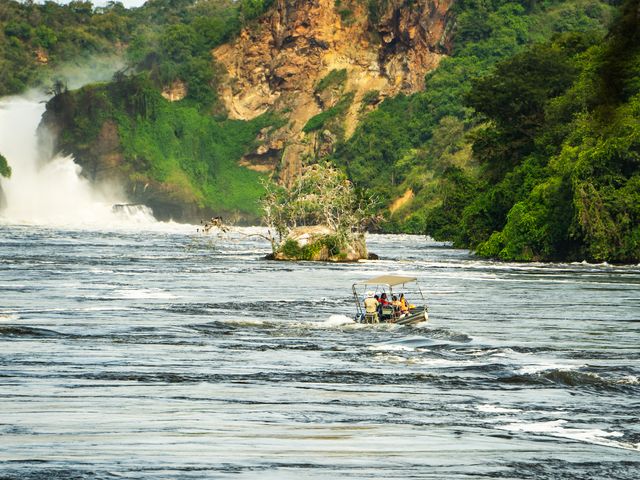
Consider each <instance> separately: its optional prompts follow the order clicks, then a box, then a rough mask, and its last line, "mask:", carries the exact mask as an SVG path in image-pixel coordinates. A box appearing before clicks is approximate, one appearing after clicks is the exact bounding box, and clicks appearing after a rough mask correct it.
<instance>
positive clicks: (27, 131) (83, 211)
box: [0, 94, 156, 228]
mask: <svg viewBox="0 0 640 480" xmlns="http://www.w3.org/2000/svg"><path fill="white" fill-rule="evenodd" d="M45 101H46V97H44V96H43V95H42V94H40V95H38V94H31V95H26V96H20V97H5V98H2V99H0V153H1V154H2V155H4V157H5V158H6V159H7V162H8V163H9V166H10V167H11V169H12V175H11V177H10V178H9V179H7V178H1V177H0V190H1V191H2V192H3V193H4V200H5V202H4V204H3V205H2V206H1V209H0V224H5V225H6V224H13V225H17V224H19V225H41V226H52V227H72V228H86V227H89V228H118V227H127V226H136V225H140V226H142V225H150V224H153V223H155V222H156V220H155V219H154V218H153V215H152V212H151V210H150V209H148V208H146V207H136V208H118V207H114V205H119V204H127V198H126V196H125V195H124V194H123V193H122V192H121V191H118V189H117V188H100V189H98V188H97V187H94V186H93V185H91V183H90V182H89V181H87V180H86V179H84V178H82V177H81V175H80V171H81V168H80V166H78V165H77V164H76V163H74V161H73V158H72V157H63V156H54V157H53V158H51V157H50V154H49V153H48V152H42V151H40V149H39V148H38V141H37V136H36V131H37V128H38V124H39V123H40V119H41V117H42V114H43V113H44V110H45V104H44V102H45Z"/></svg>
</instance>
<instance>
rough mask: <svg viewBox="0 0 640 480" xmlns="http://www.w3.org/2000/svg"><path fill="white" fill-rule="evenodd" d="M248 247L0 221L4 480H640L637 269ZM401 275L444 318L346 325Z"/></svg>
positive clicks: (417, 248) (386, 248)
mask: <svg viewBox="0 0 640 480" xmlns="http://www.w3.org/2000/svg"><path fill="white" fill-rule="evenodd" d="M249 233H252V230H244V231H242V234H238V233H234V234H232V235H231V236H230V237H228V238H225V239H216V238H214V237H205V236H201V235H198V234H197V233H196V232H195V227H190V226H177V225H163V224H155V225H153V224H151V225H147V226H146V227H144V226H143V227H138V228H136V229H133V228H129V227H127V228H109V229H99V228H97V227H92V228H91V229H82V228H77V229H65V228H62V227H35V226H30V227H27V226H16V225H8V224H5V225H0V292H1V294H0V295H1V296H0V299H1V300H0V478H3V479H5V478H9V479H14V478H15V479H50V478H65V479H67V478H72V479H112V478H133V479H190V478H221V479H225V478H232V479H242V478H261V479H265V478H267V479H269V478H272V479H289V478H291V479H294V478H296V479H297V478H323V479H329V478H331V479H333V478H433V479H467V478H473V479H477V478H508V479H525V478H558V479H574V478H585V479H587V478H589V479H592V478H620V479H637V478H640V424H639V421H638V413H639V412H640V402H639V398H640V384H639V377H640V362H639V360H640V267H638V266H626V267H619V266H610V265H587V264H571V265H569V264H566V265H565V264H554V265H543V264H508V263H494V262H488V261H482V260H479V259H476V258H474V257H473V256H471V255H469V254H468V253H467V252H466V251H462V250H454V249H451V248H449V247H447V246H445V245H442V244H437V243H434V242H429V241H427V240H425V239H424V237H412V236H379V235H372V236H369V237H368V244H369V248H370V250H371V251H373V252H375V253H378V254H379V255H380V256H381V258H382V259H381V260H379V261H367V262H360V263H356V264H335V265H334V264H324V263H307V262H301V263H281V262H271V261H267V260H263V256H264V255H265V254H266V253H267V252H268V249H269V248H268V244H267V242H265V241H264V240H262V239H260V238H257V237H247V236H246V234H249ZM388 272H391V273H400V274H404V275H414V276H416V277H418V278H419V280H420V282H421V286H422V288H423V290H424V291H425V294H426V296H427V298H428V301H429V306H430V317H431V318H430V322H429V323H428V324H421V325H418V326H416V327H400V326H394V325H380V326H364V325H357V324H354V323H353V322H352V321H351V320H350V316H351V315H352V314H353V313H354V312H353V311H354V307H353V302H352V297H351V284H352V283H353V282H354V281H357V280H362V279H365V278H367V277H370V276H374V275H378V274H383V273H388ZM408 293H409V295H410V300H413V301H415V300H416V299H417V293H416V292H408Z"/></svg>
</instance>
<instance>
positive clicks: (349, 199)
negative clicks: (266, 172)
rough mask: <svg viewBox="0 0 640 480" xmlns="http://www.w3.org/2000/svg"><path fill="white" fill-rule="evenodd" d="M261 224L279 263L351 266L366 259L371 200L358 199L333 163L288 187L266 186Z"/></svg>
mask: <svg viewBox="0 0 640 480" xmlns="http://www.w3.org/2000/svg"><path fill="white" fill-rule="evenodd" d="M264 186H265V190H266V193H265V196H264V198H263V200H262V209H263V212H264V216H263V221H264V223H265V224H266V225H267V227H268V228H269V240H270V242H271V247H272V250H273V256H274V258H276V259H281V260H333V261H349V260H351V261H353V260H358V259H360V258H367V250H366V245H365V240H364V230H365V226H366V224H367V223H369V221H370V219H371V218H372V212H373V201H372V200H371V199H370V198H363V197H362V196H360V195H358V192H356V189H355V188H354V186H353V184H352V183H351V182H350V181H349V180H348V179H347V177H346V175H345V174H344V173H343V172H341V171H340V170H338V169H336V168H335V167H333V166H331V165H330V164H329V163H318V164H313V165H308V166H306V167H304V169H303V171H302V173H301V175H300V176H299V177H298V178H297V179H296V180H295V181H294V182H293V184H292V185H291V186H289V187H284V186H281V185H277V184H275V183H273V182H272V181H270V180H268V181H265V182H264Z"/></svg>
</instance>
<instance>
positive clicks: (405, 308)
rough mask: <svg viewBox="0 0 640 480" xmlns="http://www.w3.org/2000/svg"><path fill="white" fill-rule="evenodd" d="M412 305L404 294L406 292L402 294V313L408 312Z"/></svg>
mask: <svg viewBox="0 0 640 480" xmlns="http://www.w3.org/2000/svg"><path fill="white" fill-rule="evenodd" d="M409 309H410V305H409V302H407V299H406V298H405V296H404V293H401V294H400V313H403V314H406V313H409Z"/></svg>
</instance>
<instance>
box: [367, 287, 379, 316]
mask: <svg viewBox="0 0 640 480" xmlns="http://www.w3.org/2000/svg"><path fill="white" fill-rule="evenodd" d="M364 310H365V314H366V316H367V317H369V318H372V319H373V320H374V321H377V320H378V300H377V299H376V298H375V297H374V296H373V292H367V298H365V299H364Z"/></svg>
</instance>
